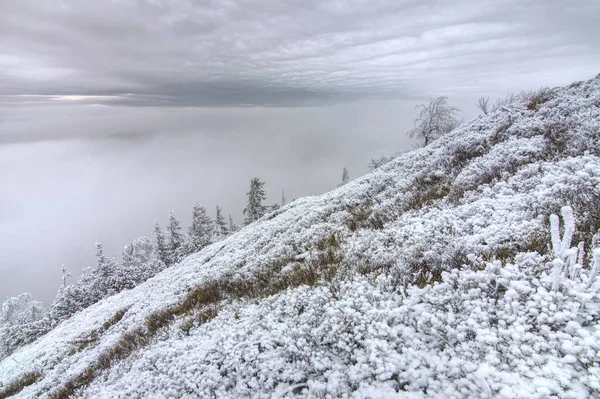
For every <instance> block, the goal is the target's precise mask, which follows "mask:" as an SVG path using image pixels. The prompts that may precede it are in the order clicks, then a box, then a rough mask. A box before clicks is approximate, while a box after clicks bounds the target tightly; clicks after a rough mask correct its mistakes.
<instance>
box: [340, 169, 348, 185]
mask: <svg viewBox="0 0 600 399" xmlns="http://www.w3.org/2000/svg"><path fill="white" fill-rule="evenodd" d="M349 181H350V175H349V174H348V169H346V167H345V166H344V170H343V171H342V182H341V183H340V184H338V187H342V186H343V185H344V184H346V183H348V182H349Z"/></svg>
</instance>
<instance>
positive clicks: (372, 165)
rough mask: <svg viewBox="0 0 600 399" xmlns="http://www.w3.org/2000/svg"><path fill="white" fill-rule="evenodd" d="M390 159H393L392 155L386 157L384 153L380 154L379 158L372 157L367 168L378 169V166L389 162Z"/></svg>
mask: <svg viewBox="0 0 600 399" xmlns="http://www.w3.org/2000/svg"><path fill="white" fill-rule="evenodd" d="M392 159H393V158H392V157H386V156H384V155H382V156H380V157H379V158H372V159H371V161H369V164H368V167H369V170H375V169H378V168H380V167H382V166H383V165H385V164H386V163H388V162H390V161H391V160H392Z"/></svg>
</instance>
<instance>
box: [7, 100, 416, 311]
mask: <svg viewBox="0 0 600 399" xmlns="http://www.w3.org/2000/svg"><path fill="white" fill-rule="evenodd" d="M34 108H35V107H34ZM34 108H29V113H27V112H22V113H21V114H19V113H13V114H12V115H13V119H12V120H8V121H5V123H4V124H3V125H0V126H2V130H0V132H5V134H4V135H0V137H4V139H5V142H4V143H3V144H0V269H1V271H2V276H3V278H2V279H1V280H0V296H2V297H6V296H14V295H17V294H19V293H21V292H30V293H32V294H33V295H34V297H36V298H37V299H38V300H42V301H43V302H44V304H45V305H48V304H49V303H50V302H51V301H52V299H53V298H54V295H55V294H56V291H57V289H58V287H59V285H60V284H61V273H60V267H61V265H62V264H65V265H66V266H67V268H68V269H69V270H70V272H71V273H72V274H73V277H71V278H70V279H71V282H73V281H74V279H75V278H77V276H78V275H79V274H80V271H81V269H83V268H85V267H89V266H93V265H94V261H95V260H94V257H93V253H94V251H95V248H94V243H95V242H96V241H101V242H102V243H104V244H105V247H106V249H107V252H108V253H109V254H112V255H115V256H120V253H121V251H122V249H123V247H124V246H125V245H126V244H128V243H129V242H131V240H132V239H134V238H135V237H138V236H150V235H151V231H152V228H153V224H154V222H155V221H156V220H158V221H159V222H160V223H161V225H162V226H163V227H164V225H165V223H166V220H167V216H168V212H169V209H173V210H174V211H175V213H176V215H177V217H178V218H179V219H180V220H181V221H182V223H183V224H184V228H185V227H186V226H187V223H188V222H189V220H190V218H191V210H192V206H193V205H194V204H195V203H196V202H198V203H200V204H202V205H204V206H205V207H207V209H208V210H209V212H210V213H211V214H212V216H213V217H214V209H215V206H216V205H217V204H218V205H219V206H220V207H221V208H223V211H224V213H225V214H226V215H227V214H231V215H232V217H233V218H234V220H235V221H236V222H237V223H241V222H242V220H243V215H242V210H243V208H244V206H245V201H246V196H245V194H246V192H247V191H248V185H249V180H250V179H251V178H252V177H259V178H260V179H262V180H263V181H265V182H266V186H265V188H266V191H267V196H268V198H267V203H275V202H277V203H278V202H280V201H281V193H282V190H284V191H285V195H286V197H287V200H288V201H290V200H292V199H294V198H298V197H302V196H306V195H311V194H312V195H316V194H320V193H323V192H325V191H328V190H330V189H333V188H335V187H336V185H337V184H338V183H339V182H340V181H341V175H342V169H343V167H347V168H348V169H349V171H350V175H351V178H356V177H357V176H359V175H362V174H364V173H366V172H367V163H368V161H369V159H370V158H372V157H377V156H380V155H382V154H390V153H393V152H396V151H400V150H403V149H408V148H411V147H412V146H413V145H414V143H413V142H412V141H411V140H410V139H409V138H408V137H407V136H406V134H405V131H406V129H407V128H409V127H410V125H411V124H412V116H413V115H412V114H413V109H412V108H413V103H412V102H408V101H406V102H400V101H399V102H374V103H360V104H358V103H352V104H343V105H332V106H327V107H304V108H227V109H223V108H208V109H197V108H186V109H183V108H178V109H172V108H167V109H161V108H128V107H125V108H113V107H105V106H99V107H97V106H87V107H84V109H83V110H81V109H77V108H69V107H66V108H65V107H56V108H48V107H46V106H40V107H38V108H36V109H34ZM82 111H83V112H82ZM27 115H33V116H34V117H30V118H29V117H27ZM24 132H28V134H27V135H24ZM20 134H22V136H19V135H20ZM9 137H10V138H11V140H10V142H9V141H8V138H9ZM19 137H22V138H23V139H22V140H18V139H19ZM32 138H35V141H34V140H33V139H32Z"/></svg>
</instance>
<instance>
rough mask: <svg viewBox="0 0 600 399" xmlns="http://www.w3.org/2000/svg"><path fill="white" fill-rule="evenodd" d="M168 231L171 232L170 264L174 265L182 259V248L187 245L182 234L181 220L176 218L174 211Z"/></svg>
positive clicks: (170, 216)
mask: <svg viewBox="0 0 600 399" xmlns="http://www.w3.org/2000/svg"><path fill="white" fill-rule="evenodd" d="M167 230H168V232H169V245H168V248H169V259H170V263H169V264H173V263H176V262H178V261H179V260H180V259H181V257H182V254H181V250H182V249H183V248H182V249H180V248H181V247H182V246H183V245H184V244H185V236H184V235H183V234H182V233H181V223H179V220H177V218H176V217H175V212H173V210H171V211H170V212H169V224H168V226H167Z"/></svg>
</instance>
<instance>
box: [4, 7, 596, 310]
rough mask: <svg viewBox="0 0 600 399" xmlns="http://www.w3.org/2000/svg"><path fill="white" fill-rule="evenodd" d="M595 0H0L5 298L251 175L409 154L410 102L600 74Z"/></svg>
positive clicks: (310, 177)
mask: <svg viewBox="0 0 600 399" xmlns="http://www.w3.org/2000/svg"><path fill="white" fill-rule="evenodd" d="M598 15H600V2H599V1H596V0H587V1H582V0H580V1H577V0H574V1H556V0H554V1H548V0H546V1H541V0H540V1H536V0H529V1H516V0H514V1H508V0H498V1H493V2H492V1H489V2H483V1H480V2H474V1H423V0H421V1H400V0H396V1H381V0H369V1H366V0H365V1H359V0H354V1H353V0H349V1H321V0H319V1H307V0H297V1H284V0H277V1H265V0H228V1H202V2H196V1H183V0H181V1H180V0H168V1H167V0H165V1H160V0H154V1H150V0H137V1H133V0H112V1H83V0H62V1H60V0H57V1H37V0H36V1H34V0H2V1H1V2H0V38H1V39H0V275H1V278H0V299H2V298H4V297H6V296H8V295H16V294H18V293H20V292H23V291H29V292H32V293H33V294H34V296H37V297H38V298H40V299H42V300H43V301H44V302H45V303H46V304H48V303H49V301H50V300H51V299H52V297H53V296H54V294H55V292H56V289H57V287H58V285H59V284H60V271H59V269H60V265H61V264H62V263H65V264H66V265H67V267H69V268H70V269H71V270H72V271H73V272H74V274H78V272H79V270H81V268H83V267H86V266H90V265H91V264H92V262H93V259H92V257H91V253H93V251H94V247H93V243H94V241H95V240H102V241H104V242H105V243H106V244H107V248H108V249H109V251H110V252H113V253H117V252H120V251H121V248H122V247H123V246H124V245H125V244H127V242H128V241H130V240H131V239H133V238H135V237H136V236H139V235H147V234H149V232H150V231H151V228H152V225H153V223H154V220H155V219H156V218H159V220H160V221H161V222H163V223H164V221H165V219H166V214H167V213H168V209H169V208H170V207H172V208H174V209H175V211H176V213H177V214H178V215H180V216H181V219H182V220H183V221H184V222H186V221H187V220H189V215H188V214H189V213H190V212H191V207H192V205H193V204H194V203H195V202H196V201H199V202H201V203H203V204H205V205H206V206H207V207H209V208H210V209H212V208H214V206H215V205H216V204H217V203H218V204H220V205H221V206H222V207H223V208H224V210H225V212H226V213H232V214H233V215H234V217H235V218H236V219H238V220H239V219H240V216H241V209H242V208H243V205H244V193H245V192H246V191H247V187H246V186H247V184H248V180H249V179H250V178H251V177H254V176H259V177H261V178H262V179H263V180H266V181H267V191H268V194H269V196H270V197H271V198H272V199H273V200H275V198H279V196H280V192H281V190H282V189H285V190H286V193H287V195H288V197H290V198H291V197H294V196H302V195H308V194H310V193H313V194H317V193H321V192H323V191H325V190H328V189H330V188H332V187H335V185H336V184H337V182H338V180H339V179H340V178H341V169H342V167H343V166H347V167H348V168H349V169H350V173H351V175H352V176H353V177H356V176H357V175H359V174H362V173H364V172H366V163H367V161H368V160H369V159H370V158H371V157H373V156H376V155H379V154H381V153H391V152H394V151H397V150H403V149H407V148H410V147H411V146H412V145H413V144H414V143H412V142H410V140H408V139H407V138H406V136H405V135H404V131H405V130H406V129H407V128H409V127H410V126H411V125H412V119H413V118H414V113H415V111H414V109H413V106H414V105H415V104H417V103H419V102H421V101H425V100H427V98H429V97H433V96H438V95H447V96H448V97H449V99H450V103H451V104H453V105H458V106H459V107H461V108H462V109H463V112H464V115H465V117H467V118H469V117H472V116H475V115H476V110H475V108H474V106H473V103H474V102H475V101H476V99H477V98H478V97H479V96H482V95H485V96H490V97H492V98H496V97H501V96H504V95H505V94H506V93H508V92H514V91H520V90H523V89H535V88H539V87H541V86H556V85H562V84H567V83H570V82H572V81H574V80H582V79H588V78H591V77H593V76H594V75H596V74H598V73H599V72H600V68H599V66H600V45H599V44H598V37H600V24H598Z"/></svg>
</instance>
